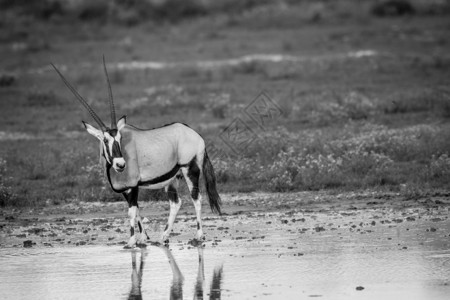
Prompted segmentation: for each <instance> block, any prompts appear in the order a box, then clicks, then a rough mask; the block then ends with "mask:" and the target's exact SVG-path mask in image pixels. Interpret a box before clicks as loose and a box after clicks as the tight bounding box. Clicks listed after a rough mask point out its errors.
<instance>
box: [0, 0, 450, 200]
mask: <svg viewBox="0 0 450 300" xmlns="http://www.w3.org/2000/svg"><path fill="white" fill-rule="evenodd" d="M28 2H29V1H11V0H0V55H1V56H2V57H3V58H4V59H2V60H1V62H0V95H1V96H0V99H1V100H0V206H17V207H23V206H37V205H58V204H60V203H64V202H71V201H118V200H120V201H122V196H121V195H117V194H114V193H113V192H112V191H110V188H109V186H108V183H107V182H106V179H105V178H104V176H103V170H102V167H101V166H100V164H99V147H98V143H97V141H96V140H94V139H93V138H92V137H91V136H89V135H88V134H87V133H86V132H85V129H84V127H83V126H82V124H81V120H85V121H88V122H91V123H93V122H92V121H91V119H90V117H89V115H88V114H87V113H86V112H85V111H84V109H83V108H82V107H80V105H79V104H78V103H77V101H76V100H75V99H74V98H73V96H72V95H71V94H70V92H68V91H67V89H66V88H65V86H64V85H63V84H62V82H61V81H60V79H59V78H58V76H57V74H56V73H55V72H54V71H53V70H52V69H51V67H50V65H49V64H50V63H54V64H56V65H57V66H58V67H59V68H60V69H61V71H62V72H63V73H64V74H65V76H66V78H67V79H69V80H70V81H71V82H73V84H74V85H75V86H76V87H77V89H78V91H79V92H80V94H81V95H83V96H84V97H85V98H86V99H87V100H88V102H89V103H91V105H92V106H93V107H94V109H95V110H96V111H97V112H98V114H99V115H100V116H101V117H102V118H103V119H104V120H105V122H107V121H109V108H108V102H107V89H106V84H105V80H104V76H103V71H102V68H101V58H102V55H103V54H105V56H106V60H107V62H108V69H109V71H110V78H111V83H112V88H113V92H114V98H115V102H116V110H117V113H118V117H119V116H120V114H126V115H127V117H128V118H127V120H128V123H130V124H133V125H135V126H137V127H140V128H153V127H158V126H161V125H164V124H166V123H170V122H176V121H179V122H184V123H186V124H189V125H190V126H191V127H193V128H194V129H195V130H197V131H198V132H199V133H200V134H202V136H203V137H204V138H205V139H206V140H207V141H208V142H209V143H211V144H212V145H214V147H215V148H216V149H219V150H220V151H221V153H222V155H215V156H213V155H212V156H213V165H214V167H215V170H216V173H217V174H216V175H217V179H218V183H219V184H218V186H219V192H251V191H269V192H287V191H304V190H323V189H327V190H330V191H337V192H342V191H350V190H352V191H354V190H374V191H379V192H396V193H400V194H401V195H404V196H405V197H407V198H411V197H421V196H424V195H429V194H435V193H444V194H445V193H447V192H448V191H449V190H450V86H449V78H450V56H449V54H448V53H450V52H449V50H450V42H449V39H448V37H449V36H450V18H449V15H450V2H449V1H437V0H436V1H420V0H416V1H357V0H340V1H307V0H305V1H290V0H278V1H276V0H273V1H251V0H244V1H241V0H220V1H200V0H189V1H185V0H183V1H176V0H166V1H163V0H162V1H133V0H114V1H87V0H86V1H85V0H79V1H75V0H65V1H63V0H59V1H57V0H46V1H32V2H33V3H28ZM256 54H277V55H282V57H284V58H289V59H284V60H283V59H278V60H277V59H272V60H268V59H261V57H259V58H255V56H254V55H256ZM239 58H241V60H239V62H237V63H228V64H227V63H224V62H225V60H227V59H239ZM242 58H247V59H242ZM293 58H295V59H293ZM149 61H151V62H159V63H168V64H169V65H164V64H162V65H159V66H162V67H161V68H156V67H155V68H149V67H147V68H144V67H142V66H144V62H149ZM202 61H203V62H212V61H221V62H222V63H221V64H220V65H215V66H211V65H207V64H206V63H205V64H203V65H202V64H201V63H200V62H202ZM130 62H135V63H134V64H129V63H130ZM127 63H128V64H127ZM140 63H141V64H140ZM147 66H149V64H147ZM133 67H134V68H133ZM261 91H265V92H266V93H267V94H268V95H269V96H270V97H271V99H272V100H273V101H274V102H276V103H277V105H278V106H279V108H280V109H281V115H280V116H279V117H277V118H276V119H274V120H272V122H271V123H270V124H267V125H265V126H264V127H260V126H258V125H257V124H256V123H255V122H252V120H250V119H248V118H247V117H246V116H245V114H244V109H245V107H246V106H247V105H248V104H250V103H251V102H252V101H253V100H254V99H255V97H257V96H258V95H259V94H260V92H261ZM237 117H239V118H241V119H242V120H244V121H245V122H246V124H247V125H248V127H249V128H250V130H251V132H252V133H254V134H255V135H256V138H255V139H254V140H252V141H251V142H249V143H248V145H247V146H246V147H245V148H243V149H239V151H232V150H231V149H229V147H228V146H227V145H225V144H224V143H223V141H221V139H220V138H219V135H220V134H221V133H222V132H223V130H225V129H226V128H227V126H228V125H229V124H230V123H231V122H232V121H233V120H234V119H235V118H237ZM235 150H236V149H235ZM146 199H152V200H158V199H166V196H165V195H164V193H162V192H161V191H156V192H149V191H146V192H142V193H141V194H140V200H146Z"/></svg>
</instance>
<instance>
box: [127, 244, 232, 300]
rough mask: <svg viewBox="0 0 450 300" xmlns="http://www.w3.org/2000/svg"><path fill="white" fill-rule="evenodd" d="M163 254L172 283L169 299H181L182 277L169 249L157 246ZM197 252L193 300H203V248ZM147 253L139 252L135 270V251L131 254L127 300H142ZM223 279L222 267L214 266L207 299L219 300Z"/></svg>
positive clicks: (145, 251) (200, 247)
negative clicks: (129, 287) (167, 263)
mask: <svg viewBox="0 0 450 300" xmlns="http://www.w3.org/2000/svg"><path fill="white" fill-rule="evenodd" d="M158 248H160V249H161V250H162V251H163V252H164V254H165V255H166V256H167V259H168V261H169V265H170V268H171V270H172V275H173V277H172V283H171V285H170V299H174V300H175V299H183V284H184V276H183V274H182V273H181V271H180V268H179V267H178V264H177V262H176V260H175V258H174V257H173V255H172V252H171V251H170V249H168V248H167V247H165V246H158ZM197 250H198V271H197V279H196V282H195V287H194V295H193V298H194V299H204V281H205V265H204V257H203V247H202V246H199V247H197ZM147 254H148V252H147V250H145V249H142V250H141V257H140V264H139V268H137V264H136V251H132V252H131V265H132V272H131V290H130V293H129V296H128V299H142V293H141V283H142V276H143V272H144V264H145V258H146V256H147ZM222 278H223V265H220V266H216V267H215V268H214V272H213V278H212V280H211V288H210V293H209V299H211V300H212V299H215V300H220V299H221V284H222Z"/></svg>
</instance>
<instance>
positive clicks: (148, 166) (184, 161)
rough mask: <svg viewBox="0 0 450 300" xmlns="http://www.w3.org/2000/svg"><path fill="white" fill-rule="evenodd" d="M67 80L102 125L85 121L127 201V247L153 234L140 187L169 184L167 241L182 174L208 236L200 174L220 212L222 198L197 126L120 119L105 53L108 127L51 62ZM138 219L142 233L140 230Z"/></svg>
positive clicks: (199, 231)
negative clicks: (147, 126)
mask: <svg viewBox="0 0 450 300" xmlns="http://www.w3.org/2000/svg"><path fill="white" fill-rule="evenodd" d="M52 66H53V68H54V69H55V71H56V72H57V73H58V75H59V76H60V77H61V79H62V81H63V82H64V84H65V85H66V86H67V88H68V89H69V90H70V91H71V92H72V94H73V95H74V96H75V98H76V99H77V100H78V101H79V102H80V103H81V104H82V105H83V106H84V107H85V108H86V110H87V111H88V112H89V114H90V115H91V116H92V118H93V119H94V120H95V122H97V124H98V125H99V126H100V129H97V128H96V127H94V126H92V125H90V124H88V123H86V122H84V121H83V125H84V127H85V128H86V130H87V132H88V133H89V134H91V135H92V136H94V137H96V138H97V139H98V140H99V141H100V155H101V160H102V163H103V165H104V168H105V174H106V177H107V179H108V181H109V184H110V186H111V188H112V190H113V191H114V192H116V193H121V194H123V196H124V197H125V199H126V201H127V202H128V216H129V218H130V239H129V241H128V244H127V245H126V247H129V248H133V247H135V246H136V245H139V244H143V243H144V241H145V240H146V239H147V240H150V238H149V236H148V234H147V232H146V231H145V228H144V227H143V225H142V220H141V216H140V214H139V205H138V192H139V188H145V189H160V188H164V189H165V191H166V193H167V195H168V198H169V203H170V212H169V219H168V221H167V225H166V227H165V229H164V231H163V233H162V236H161V242H163V243H168V238H169V235H170V232H171V231H172V228H173V223H174V221H175V218H176V215H177V213H178V211H179V209H180V207H181V199H180V198H179V197H178V192H177V188H178V184H179V181H180V179H181V178H182V177H184V180H185V181H186V183H187V186H188V189H189V193H190V197H191V199H192V201H193V203H194V207H195V212H196V217H197V234H196V239H197V240H199V241H200V240H201V239H204V236H203V229H202V219H201V199H202V197H201V194H200V191H199V184H200V175H202V174H203V179H204V182H205V187H206V194H207V196H208V199H209V205H210V207H211V210H212V212H213V213H218V214H219V215H220V214H221V208H220V206H221V199H220V196H219V194H218V192H217V189H216V178H215V174H214V169H213V166H212V164H211V161H210V159H209V158H208V154H207V153H206V148H205V141H204V140H203V138H202V137H201V136H200V135H199V134H198V133H197V132H196V131H194V130H193V129H192V128H190V127H189V126H187V125H185V124H182V123H173V124H168V125H164V126H162V127H159V128H154V129H139V128H137V127H134V126H132V125H129V124H127V119H126V116H123V117H121V118H120V119H119V120H118V121H116V112H115V107H114V100H113V94H112V89H111V83H110V81H109V77H108V72H107V69H106V63H105V57H104V56H103V69H104V73H105V77H106V84H107V88H108V95H109V106H110V113H111V127H107V126H106V125H105V124H104V123H103V121H102V120H101V119H100V117H99V116H98V115H97V114H96V113H95V112H94V110H93V109H92V108H91V107H90V105H89V104H88V103H87V102H86V100H85V99H84V98H83V97H82V96H81V95H80V94H79V93H78V92H77V91H76V90H75V88H74V87H73V86H72V85H71V84H70V83H69V82H68V81H67V80H66V78H65V77H64V76H63V75H62V73H61V72H60V71H59V70H58V69H57V68H56V67H55V66H54V65H53V64H52ZM136 222H137V225H138V229H139V234H136V233H135V225H136Z"/></svg>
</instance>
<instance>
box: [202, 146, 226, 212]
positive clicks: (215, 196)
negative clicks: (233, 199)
mask: <svg viewBox="0 0 450 300" xmlns="http://www.w3.org/2000/svg"><path fill="white" fill-rule="evenodd" d="M203 178H204V180H205V186H206V193H207V194H208V198H209V206H210V207H211V210H212V212H213V213H218V214H219V215H220V214H221V212H220V205H221V204H222V201H221V200H220V196H219V193H217V189H216V175H215V174H214V168H213V166H212V164H211V161H210V160H209V157H208V154H207V153H206V151H205V155H204V157H203Z"/></svg>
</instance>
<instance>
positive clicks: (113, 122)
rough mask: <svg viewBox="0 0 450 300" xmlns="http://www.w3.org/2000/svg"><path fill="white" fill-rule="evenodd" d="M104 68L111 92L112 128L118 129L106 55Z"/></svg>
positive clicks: (109, 91)
mask: <svg viewBox="0 0 450 300" xmlns="http://www.w3.org/2000/svg"><path fill="white" fill-rule="evenodd" d="M103 69H104V70H105V76H106V83H107V84H108V93H109V107H110V109H111V128H112V129H117V122H116V109H115V108H114V100H113V95H112V89H111V82H109V76H108V71H107V70H106V63H105V56H104V55H103Z"/></svg>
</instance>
